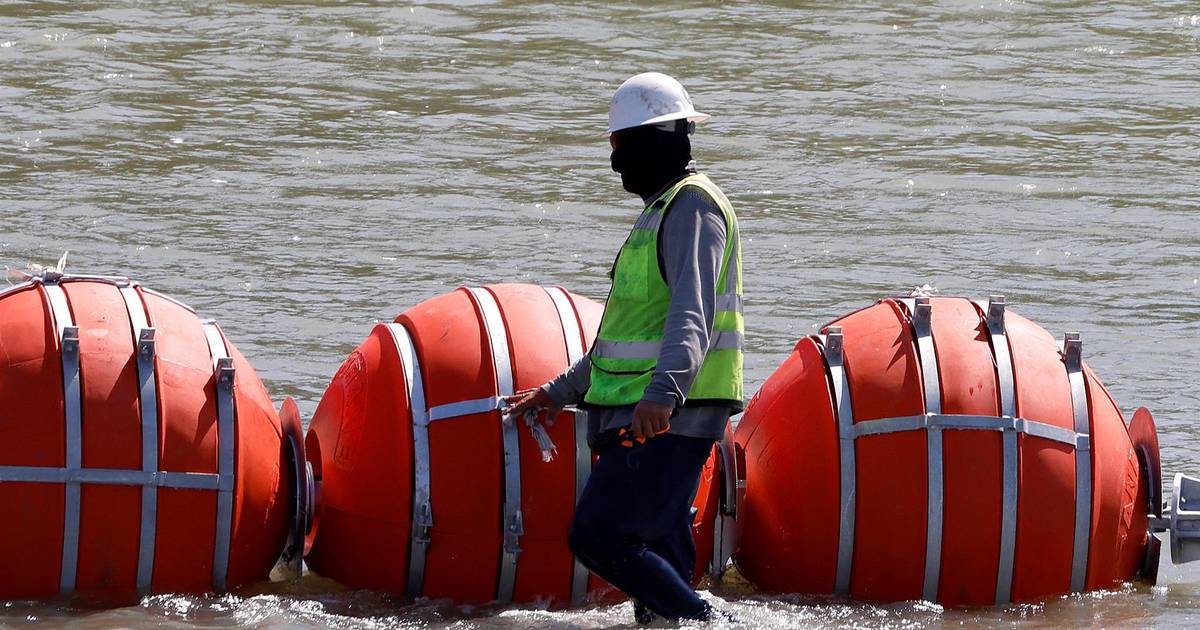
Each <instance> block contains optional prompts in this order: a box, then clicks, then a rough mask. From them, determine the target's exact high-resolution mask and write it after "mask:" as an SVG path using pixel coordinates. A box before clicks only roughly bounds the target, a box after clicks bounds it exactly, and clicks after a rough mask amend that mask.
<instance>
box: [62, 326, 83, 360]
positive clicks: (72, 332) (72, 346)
mask: <svg viewBox="0 0 1200 630" xmlns="http://www.w3.org/2000/svg"><path fill="white" fill-rule="evenodd" d="M62 351H63V354H69V355H72V356H78V355H79V327H78V326H66V327H64V328H63V331H62Z"/></svg>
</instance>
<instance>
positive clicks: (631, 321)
mask: <svg viewBox="0 0 1200 630" xmlns="http://www.w3.org/2000/svg"><path fill="white" fill-rule="evenodd" d="M685 186H695V187H697V188H699V189H700V190H702V191H704V192H705V193H706V194H708V196H709V197H711V198H712V199H713V201H715V202H716V203H717V205H718V206H719V207H720V208H721V214H723V215H724V216H725V234H726V239H725V251H724V253H723V254H722V257H721V272H720V275H718V277H717V285H716V289H717V296H716V304H715V307H716V314H715V315H714V317H713V329H712V334H710V335H709V344H708V352H707V353H706V354H705V356H704V363H702V364H701V366H700V371H699V373H697V375H696V380H695V381H693V382H692V387H691V389H690V390H689V391H688V392H687V396H686V402H685V404H686V405H688V406H695V405H700V404H721V405H729V406H731V407H735V408H738V409H740V408H741V406H742V364H743V362H744V357H743V353H742V345H743V332H744V324H743V319H742V248H741V243H740V242H739V238H738V221H737V215H736V214H734V212H733V206H732V205H731V204H730V203H729V199H727V198H726V197H725V195H724V193H722V192H721V190H720V189H719V188H717V187H716V185H715V184H713V183H712V181H710V180H709V179H708V177H705V176H704V175H700V174H694V175H689V176H687V177H684V178H683V179H681V180H679V181H678V182H676V183H675V184H673V185H672V186H671V187H669V188H667V189H666V190H665V191H663V193H662V194H660V195H659V196H658V197H657V198H655V200H654V201H652V202H651V203H650V204H649V205H648V206H646V209H645V210H643V211H642V215H641V216H640V217H639V218H638V220H637V222H636V223H634V225H633V230H632V231H630V233H629V237H628V238H627V239H626V240H625V245H624V246H622V247H621V251H620V253H619V254H617V261H616V263H615V264H614V265H613V270H612V281H613V282H612V290H611V292H610V293H609V296H608V303H607V304H605V306H604V317H603V318H602V319H601V321H600V331H599V333H597V335H596V342H595V344H594V345H593V346H592V351H591V353H590V357H591V361H592V374H591V386H590V387H589V388H588V391H587V394H586V395H585V396H584V402H585V403H587V404H589V405H605V406H615V405H630V404H633V403H636V402H638V401H639V400H641V398H642V393H643V392H644V391H645V389H646V386H647V385H649V384H650V379H651V377H652V376H653V375H654V367H655V366H656V365H657V364H658V354H659V350H660V349H661V348H662V340H663V328H664V326H665V325H666V322H667V311H668V309H669V308H670V304H671V289H670V287H668V286H667V283H666V281H665V280H664V279H663V273H662V268H661V266H660V265H659V260H658V231H659V228H660V227H661V226H662V222H663V217H664V216H665V215H666V212H667V208H668V207H670V205H671V201H672V200H673V199H675V196H676V195H677V194H679V191H680V190H682V189H683V188H684V187H685Z"/></svg>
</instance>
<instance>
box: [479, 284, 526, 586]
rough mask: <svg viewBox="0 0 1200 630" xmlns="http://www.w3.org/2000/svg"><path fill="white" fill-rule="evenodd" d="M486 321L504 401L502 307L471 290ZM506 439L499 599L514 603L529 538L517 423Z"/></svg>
mask: <svg viewBox="0 0 1200 630" xmlns="http://www.w3.org/2000/svg"><path fill="white" fill-rule="evenodd" d="M467 292H468V293H469V294H470V296H471V298H472V300H474V302H475V304H476V306H478V307H479V312H480V314H481V315H482V319H483V329H484V332H485V333H486V336H487V340H488V345H489V347H490V348H491V355H492V365H493V366H494V368H495V374H496V394H497V396H499V397H500V398H501V399H503V398H504V397H505V396H511V395H512V394H513V372H512V359H511V357H510V355H509V350H508V329H507V327H506V326H505V324H504V318H503V317H502V316H501V315H500V305H499V304H497V303H496V298H495V296H493V295H492V293H491V292H490V291H488V290H487V289H482V288H475V287H472V288H470V289H468V290H467ZM501 431H502V434H503V438H504V521H503V523H502V526H503V528H504V530H503V533H504V545H503V549H502V552H501V556H500V580H499V585H498V586H497V588H496V599H497V600H498V601H501V602H510V601H512V596H513V589H514V588H515V586H516V580H517V560H518V558H519V557H520V555H521V536H522V535H524V534H525V523H524V518H523V516H522V514H521V446H520V442H519V441H518V439H517V438H518V436H517V423H516V421H515V420H514V421H512V422H502V423H501Z"/></svg>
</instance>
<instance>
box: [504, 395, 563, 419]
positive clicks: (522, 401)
mask: <svg viewBox="0 0 1200 630" xmlns="http://www.w3.org/2000/svg"><path fill="white" fill-rule="evenodd" d="M504 403H505V404H506V405H508V408H507V409H505V410H504V414H505V415H507V416H509V417H511V418H515V419H520V418H522V417H524V416H525V412H527V411H529V410H531V409H532V410H534V411H538V410H540V409H546V410H547V411H546V422H545V424H546V426H554V419H555V418H557V417H558V413H559V412H560V411H562V407H559V406H558V405H556V404H554V399H553V398H551V397H550V394H547V393H546V392H545V391H543V390H542V388H540V387H534V388H533V389H523V390H521V391H519V392H517V393H515V394H513V395H512V396H505V397H504Z"/></svg>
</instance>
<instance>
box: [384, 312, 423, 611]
mask: <svg viewBox="0 0 1200 630" xmlns="http://www.w3.org/2000/svg"><path fill="white" fill-rule="evenodd" d="M387 328H388V332H390V333H391V335H392V341H393V342H394V343H395V344H396V350H397V352H398V354H399V355H400V365H401V367H402V368H403V370H404V390H405V393H406V394H407V396H408V408H409V412H410V414H411V415H412V433H413V498H412V532H411V538H412V545H411V546H410V549H409V553H408V581H407V584H408V587H407V588H408V595H409V596H410V597H420V596H421V595H422V593H423V591H424V588H425V558H426V556H427V554H428V552H429V541H430V533H431V531H432V529H433V503H432V501H431V500H430V496H431V490H430V485H429V484H430V481H429V416H428V413H427V411H426V409H427V407H426V403H425V381H424V379H423V378H422V376H421V361H420V358H419V357H418V356H417V350H416V347H414V346H413V342H412V336H411V335H410V334H409V332H408V329H407V328H405V327H404V326H403V325H401V324H388V325H387Z"/></svg>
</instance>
